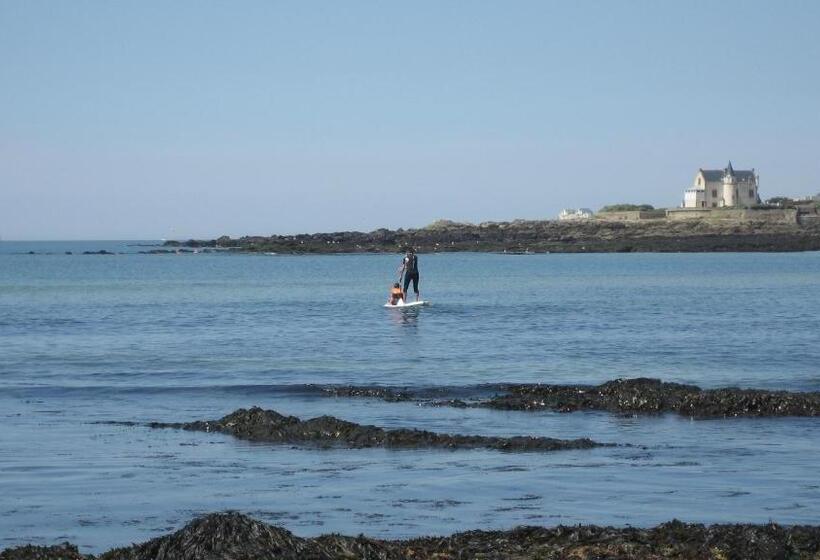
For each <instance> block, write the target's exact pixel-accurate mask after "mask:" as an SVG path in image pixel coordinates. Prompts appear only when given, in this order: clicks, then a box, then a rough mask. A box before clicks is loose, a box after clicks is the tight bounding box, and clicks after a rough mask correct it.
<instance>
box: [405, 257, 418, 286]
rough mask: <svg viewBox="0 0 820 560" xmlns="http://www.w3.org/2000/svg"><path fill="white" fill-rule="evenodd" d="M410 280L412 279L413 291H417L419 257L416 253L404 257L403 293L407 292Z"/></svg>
mask: <svg viewBox="0 0 820 560" xmlns="http://www.w3.org/2000/svg"><path fill="white" fill-rule="evenodd" d="M410 280H412V281H413V291H414V292H416V294H418V293H419V258H418V257H417V256H416V254H415V253H414V254H412V255H409V256H407V257H404V293H405V294H406V293H407V288H408V287H409V286H410Z"/></svg>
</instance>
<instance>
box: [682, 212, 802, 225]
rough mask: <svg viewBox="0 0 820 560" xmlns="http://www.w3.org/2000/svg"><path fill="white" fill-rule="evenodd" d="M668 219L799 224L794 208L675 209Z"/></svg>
mask: <svg viewBox="0 0 820 560" xmlns="http://www.w3.org/2000/svg"><path fill="white" fill-rule="evenodd" d="M666 218H667V219H668V220H672V221H680V220H710V221H711V220H730V221H735V222H770V223H786V224H796V223H797V210H794V209H793V208H783V209H773V210H755V209H740V208H738V209H735V208H675V209H673V210H667V211H666Z"/></svg>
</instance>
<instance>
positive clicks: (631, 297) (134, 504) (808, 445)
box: [0, 242, 820, 552]
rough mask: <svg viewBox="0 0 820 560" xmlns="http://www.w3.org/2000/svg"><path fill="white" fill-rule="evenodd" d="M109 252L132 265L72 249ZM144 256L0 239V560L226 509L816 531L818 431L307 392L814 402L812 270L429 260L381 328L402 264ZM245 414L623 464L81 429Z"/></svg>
mask: <svg viewBox="0 0 820 560" xmlns="http://www.w3.org/2000/svg"><path fill="white" fill-rule="evenodd" d="M103 248H105V249H108V250H111V251H115V252H124V253H127V254H119V255H115V256H98V255H78V254H76V253H77V252H82V251H83V250H99V249H103ZM140 249H143V250H144V249H145V248H140V247H134V246H129V245H127V244H124V243H113V242H112V243H103V242H90V243H87V244H78V243H10V242H2V243H0V418H2V420H3V427H4V429H3V430H0V548H3V547H5V546H11V545H14V544H19V543H23V542H34V543H54V542H57V541H62V540H70V541H72V542H75V543H77V544H78V545H80V546H81V548H82V549H83V550H84V551H87V552H98V551H101V550H104V549H105V548H108V547H110V546H114V545H122V544H127V543H129V542H132V541H141V540H145V539H147V538H150V537H152V536H156V535H158V534H161V533H164V532H166V531H169V530H171V529H175V528H178V527H180V526H181V525H182V524H184V523H185V522H187V521H188V520H189V519H190V518H191V517H192V516H193V515H195V514H197V513H202V512H210V511H216V510H222V509H227V508H232V509H238V510H241V511H243V512H246V513H250V514H252V515H254V516H256V517H259V518H260V519H263V520H266V521H270V522H276V523H280V524H282V525H283V526H285V527H287V528H288V529H290V530H292V531H294V532H295V533H296V534H299V535H305V536H308V535H316V534H320V533H326V532H331V531H338V532H342V533H348V534H356V533H359V532H365V533H367V534H368V535H371V536H378V537H407V536H414V535H421V534H430V533H449V532H453V531H459V530H464V529H473V528H506V527H511V526H514V525H518V524H539V525H553V524H557V523H581V522H584V523H586V522H589V523H607V524H616V525H625V524H632V525H651V524H655V523H658V522H661V521H665V520H668V519H671V518H673V517H677V518H680V519H684V520H689V521H702V522H730V521H731V522H734V521H738V522H740V521H748V522H761V523H763V522H767V521H769V520H774V521H777V522H781V523H818V522H820V482H818V478H817V474H816V472H817V465H818V464H820V420H818V419H811V418H801V419H732V420H710V421H692V420H688V419H684V418H679V417H676V416H662V417H638V418H636V417H622V416H617V415H610V414H605V413H592V412H590V413H574V414H558V413H551V412H539V413H523V412H502V411H493V410H478V409H468V410H462V409H449V408H431V407H423V406H418V405H416V404H414V403H385V402H380V401H374V400H367V399H337V398H328V397H323V396H321V395H320V394H319V393H318V392H317V391H316V390H315V389H312V388H311V387H309V386H307V385H309V384H338V383H345V384H347V383H354V384H357V385H367V384H377V385H392V386H409V387H415V388H421V387H438V386H448V387H452V388H454V389H458V388H460V387H467V388H469V387H474V386H476V385H479V384H483V383H497V382H538V381H540V382H546V383H565V382H566V383H599V382H602V381H605V380H609V379H613V378H616V377H636V376H652V377H659V378H661V379H664V380H668V381H681V382H687V383H694V384H697V385H700V386H703V387H717V386H727V385H739V386H749V387H761V388H771V389H790V390H814V391H816V390H820V367H818V364H820V302H819V301H818V298H817V294H818V293H820V291H818V288H820V253H793V254H618V255H532V256H510V255H488V254H451V255H422V256H421V258H420V266H421V273H422V285H421V289H422V294H423V295H424V297H425V299H430V300H432V301H433V305H432V306H431V307H429V308H424V309H418V310H412V311H397V310H389V309H384V308H382V307H381V304H382V303H383V300H384V299H385V298H386V295H387V291H388V287H389V284H390V283H391V282H392V281H393V280H392V279H393V276H392V273H393V271H394V270H395V268H396V266H397V265H398V262H399V260H400V259H399V257H398V256H395V255H346V256H298V257H294V256H266V255H224V254H197V255H178V256H177V255H158V256H152V255H139V254H135V252H136V251H138V250H140ZM30 250H31V251H35V252H37V253H41V254H36V255H28V254H25V253H27V252H28V251H30ZM69 250H70V251H73V252H74V253H75V254H73V255H65V254H64V252H65V251H69ZM42 253H51V254H42ZM252 405H260V406H263V407H265V408H274V409H276V410H278V411H280V412H283V413H288V414H293V415H297V416H300V417H303V418H307V417H311V416H316V415H321V414H333V415H336V416H339V417H341V418H344V419H347V420H353V421H357V422H364V423H372V424H377V425H381V426H386V427H398V426H407V427H418V428H424V429H430V430H436V431H443V432H453V433H455V432H458V433H476V434H488V435H490V434H499V435H514V434H532V435H545V436H553V437H564V438H569V437H591V438H593V439H596V440H599V441H608V442H615V443H628V444H632V445H634V447H617V448H606V449H595V450H580V451H563V452H555V453H526V454H510V453H501V452H493V451H387V450H378V449H375V450H373V449H371V450H312V449H295V448H291V447H289V446H277V445H259V444H250V443H248V442H242V441H238V440H235V439H232V438H230V437H227V436H222V435H219V434H205V433H190V432H181V431H174V430H150V429H147V428H143V427H123V426H112V425H106V424H98V423H95V422H99V421H109V420H116V421H120V420H123V421H149V420H160V421H169V422H174V421H186V420H192V419H200V418H217V417H220V416H222V415H224V414H226V413H228V412H230V411H232V410H234V409H235V408H238V407H243V406H244V407H248V406H252Z"/></svg>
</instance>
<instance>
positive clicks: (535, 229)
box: [165, 211, 820, 254]
mask: <svg viewBox="0 0 820 560" xmlns="http://www.w3.org/2000/svg"><path fill="white" fill-rule="evenodd" d="M727 212H728V211H727ZM718 216H719V217H718V218H717V219H716V218H713V217H699V216H693V217H691V218H690V219H678V218H675V217H673V218H666V217H664V218H661V219H654V218H648V219H641V218H640V217H638V218H637V219H631V217H630V216H626V217H625V216H613V217H612V218H611V219H604V218H602V219H594V220H579V221H557V220H514V221H511V222H484V223H481V224H470V223H459V222H453V221H449V220H439V221H437V222H435V223H432V224H430V225H428V226H426V227H423V228H418V229H402V228H399V229H396V230H390V229H377V230H374V231H371V232H359V231H343V232H332V233H313V234H308V233H306V234H298V235H271V236H245V237H240V238H231V237H228V236H222V237H219V238H218V239H191V240H188V241H167V242H166V243H165V245H166V246H168V247H190V248H203V249H205V250H219V251H235V252H246V253H277V254H336V253H395V252H398V251H402V250H403V249H404V248H406V247H410V246H412V247H415V248H416V250H418V251H420V252H425V253H432V252H465V251H472V252H495V253H507V254H522V253H523V254H528V253H630V252H667V253H669V252H785V251H818V250H820V223H818V222H817V221H807V222H806V223H801V222H800V221H797V220H787V219H779V218H778V219H765V218H760V217H743V216H733V215H729V216H727V217H723V216H721V215H720V214H719V213H718Z"/></svg>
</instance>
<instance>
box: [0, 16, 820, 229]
mask: <svg viewBox="0 0 820 560" xmlns="http://www.w3.org/2000/svg"><path fill="white" fill-rule="evenodd" d="M729 159H731V160H732V163H733V165H734V166H735V168H742V169H745V168H749V167H755V168H757V169H758V170H759V171H760V175H761V192H762V195H763V196H764V197H768V196H773V195H775V194H788V195H796V194H812V193H816V192H817V191H820V2H815V1H802V2H799V1H786V2H771V1H766V2H755V1H738V2H732V1H721V2H712V1H689V0H687V1H680V2H670V1H662V2H659V1H637V0H636V1H621V2H616V1H595V2H592V1H578V2H576V1H569V0H566V1H563V2H549V1H546V0H542V1H533V2H525V1H521V2H515V1H514V2H479V1H476V2H440V1H430V2H424V1H422V2H412V3H405V2H375V1H373V2H355V1H346V2H336V1H326V2H313V1H306V0H298V1H293V2H276V1H273V0H266V1H258V2H257V1H242V2H215V1H200V0H197V1H175V2H166V1H161V2H160V1H146V0H140V1H131V2H124V1H123V2H108V1H105V2H103V1H100V2H90V1H81V0H77V1H65V2H63V1H56V0H54V1H39V0H19V1H17V0H0V236H2V237H3V238H4V239H103V238H131V239H133V238H183V237H185V238H187V237H192V236H195V237H214V236H218V235H221V234H223V233H226V234H230V235H243V234H270V233H291V232H302V231H331V230H343V229H358V230H370V229H375V228H377V227H382V226H384V227H401V226H403V227H418V226H423V225H425V224H427V223H429V222H431V221H433V220H435V219H438V218H450V219H455V220H467V221H476V222H478V221H484V220H504V219H513V218H518V217H521V218H553V217H555V216H556V214H557V213H558V211H559V210H560V209H561V208H563V207H579V206H583V207H592V208H599V207H600V206H601V205H604V204H608V203H615V202H648V203H651V204H655V205H656V206H675V205H678V204H679V203H680V200H681V198H682V195H683V189H684V188H685V187H687V186H688V185H689V184H690V183H691V181H692V177H693V175H694V173H695V171H696V170H697V169H698V167H706V168H710V167H715V168H717V167H723V166H725V165H726V162H727V160H729Z"/></svg>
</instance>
